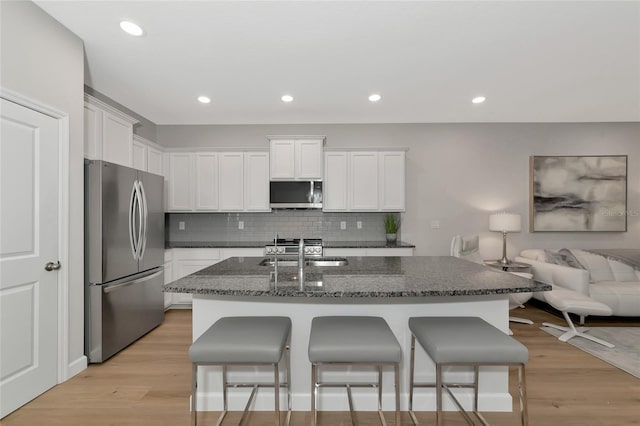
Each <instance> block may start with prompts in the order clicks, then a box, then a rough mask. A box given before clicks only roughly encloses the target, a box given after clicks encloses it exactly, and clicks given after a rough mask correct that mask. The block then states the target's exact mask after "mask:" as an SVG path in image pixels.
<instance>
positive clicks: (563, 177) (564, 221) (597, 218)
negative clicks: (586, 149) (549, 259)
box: [529, 155, 627, 232]
mask: <svg viewBox="0 0 640 426" xmlns="http://www.w3.org/2000/svg"><path fill="white" fill-rule="evenodd" d="M529 215H530V217H529V228H530V231H531V232H540V231H561V232H572V231H578V232H585V231H586V232H598V231H599V232H602V231H608V232H615V231H618V232H625V231H626V230H627V156H626V155H608V156H606V155H605V156H594V155H591V156H553V157H551V156H532V157H530V200H529Z"/></svg>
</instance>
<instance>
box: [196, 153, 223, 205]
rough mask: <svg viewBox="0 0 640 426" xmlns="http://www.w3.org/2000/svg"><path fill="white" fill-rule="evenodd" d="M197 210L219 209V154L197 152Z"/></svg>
mask: <svg viewBox="0 0 640 426" xmlns="http://www.w3.org/2000/svg"><path fill="white" fill-rule="evenodd" d="M195 162H196V164H195V206H194V209H195V210H217V209H218V154H217V153H215V152H199V153H196V154H195Z"/></svg>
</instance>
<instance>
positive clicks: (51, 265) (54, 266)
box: [44, 260, 62, 271]
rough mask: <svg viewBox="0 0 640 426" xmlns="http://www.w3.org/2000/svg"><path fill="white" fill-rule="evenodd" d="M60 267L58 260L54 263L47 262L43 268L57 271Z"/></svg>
mask: <svg viewBox="0 0 640 426" xmlns="http://www.w3.org/2000/svg"><path fill="white" fill-rule="evenodd" d="M61 267H62V265H61V264H60V261H59V260H58V261H57V262H55V263H53V262H48V263H47V264H46V265H44V269H45V270H47V271H57V270H58V269H60V268H61Z"/></svg>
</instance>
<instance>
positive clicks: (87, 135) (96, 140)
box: [84, 102, 102, 160]
mask: <svg viewBox="0 0 640 426" xmlns="http://www.w3.org/2000/svg"><path fill="white" fill-rule="evenodd" d="M84 156H85V157H86V158H88V159H90V160H100V159H101V158H102V110H101V109H100V108H98V107H97V106H95V105H93V104H90V103H88V102H85V103H84Z"/></svg>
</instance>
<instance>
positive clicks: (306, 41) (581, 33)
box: [36, 1, 640, 124]
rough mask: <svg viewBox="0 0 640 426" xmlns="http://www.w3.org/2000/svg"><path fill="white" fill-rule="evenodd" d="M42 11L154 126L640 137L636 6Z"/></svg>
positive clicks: (239, 4) (639, 18) (127, 6)
mask: <svg viewBox="0 0 640 426" xmlns="http://www.w3.org/2000/svg"><path fill="white" fill-rule="evenodd" d="M36 3H37V4H38V5H39V6H40V7H42V8H43V9H44V10H45V11H46V12H48V13H49V14H50V15H52V16H53V17H54V18H55V19H57V20H58V21H59V22H61V23H62V24H63V25H65V26H66V27H68V28H69V29H71V31H73V32H74V33H76V34H77V35H78V36H79V37H80V38H82V39H83V40H84V43H85V49H86V60H87V75H86V76H85V80H86V81H85V82H86V83H87V84H88V85H89V86H91V87H93V88H94V89H96V90H97V91H99V92H101V93H104V94H105V95H107V96H109V97H111V98H112V99H114V100H116V101H118V102H119V103H121V104H123V105H125V106H127V107H128V108H130V109H132V110H134V111H136V112H137V113H139V114H141V115H143V116H145V117H146V118H148V119H150V120H151V121H153V122H155V123H156V124H246V123H252V124H268V123H420V122H424V123H434V122H585V121H640V2H637V1H629V2H616V1H603V2H595V1H594V2H565V1H555V2H542V1H537V2H518V1H507V2H494V1H475V2H456V1H444V2H404V1H390V2H362V1H342V2H337V1H332V2H330V1H316V2H283V1H277V2H267V1H259V2H243V1H232V2H229V1H227V2H213V1H191V2H185V1H102V2H96V1H61V2H58V1H36ZM123 19H128V20H132V21H134V22H136V23H138V24H139V25H141V26H142V28H143V29H144V31H145V35H144V36H143V37H140V38H136V37H132V36H129V35H127V34H125V33H124V32H122V31H121V30H120V28H119V22H120V21H121V20H123ZM374 92H375V93H380V94H381V95H382V100H381V101H380V102H378V103H371V102H369V101H368V100H367V97H368V96H369V94H371V93H374ZM285 93H288V94H291V95H293V96H294V97H295V100H294V102H292V103H290V104H285V103H283V102H282V101H280V97H281V96H282V95H283V94H285ZM201 94H204V95H207V96H209V97H210V98H211V99H212V102H211V103H210V104H209V105H202V104H200V103H198V102H197V101H196V97H197V96H199V95H201ZM479 94H482V95H485V96H486V97H487V101H486V102H485V103H484V104H481V105H474V104H472V103H471V102H470V100H471V98H472V97H474V96H477V95H479Z"/></svg>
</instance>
